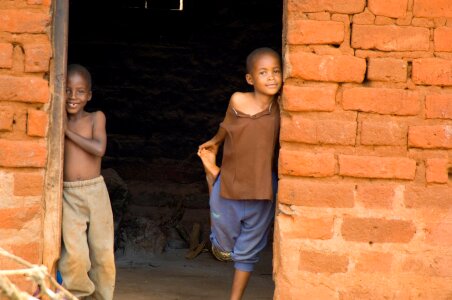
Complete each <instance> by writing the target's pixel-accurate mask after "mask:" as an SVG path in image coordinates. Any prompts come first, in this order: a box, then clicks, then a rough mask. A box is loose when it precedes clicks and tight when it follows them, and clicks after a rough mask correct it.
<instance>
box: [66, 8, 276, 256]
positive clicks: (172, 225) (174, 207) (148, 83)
mask: <svg viewBox="0 0 452 300" xmlns="http://www.w3.org/2000/svg"><path fill="white" fill-rule="evenodd" d="M178 5H179V1H157V0H154V1H152V0H150V1H137V0H122V1H119V0H112V1H89V0H72V1H71V2H70V18H69V19H70V24H69V54H68V55H69V59H68V60H69V63H80V64H82V65H85V66H86V67H87V68H88V69H89V70H90V71H91V73H92V77H93V100H92V101H91V102H90V103H89V104H88V106H87V109H88V110H91V111H92V110H102V111H103V112H104V113H105V114H106V116H107V132H108V147H107V153H106V157H105V158H104V161H103V168H106V169H109V170H108V171H106V176H107V177H109V178H110V183H111V182H116V185H118V184H119V188H117V189H116V190H115V191H110V192H111V194H113V195H112V198H114V199H112V200H113V201H114V203H113V205H114V208H115V218H116V225H117V226H118V228H117V237H118V239H117V244H116V246H117V247H118V253H122V254H124V255H125V254H127V253H129V254H131V253H132V254H134V255H137V254H140V253H161V252H162V251H164V249H165V248H167V247H173V246H174V247H178V244H177V243H171V242H172V240H171V239H172V238H174V233H175V232H176V233H178V234H179V235H181V230H182V231H183V230H185V231H186V232H190V230H191V226H192V225H193V222H199V223H201V224H202V228H203V229H204V236H206V235H207V234H208V226H209V225H208V192H207V188H206V185H205V182H204V174H203V170H202V166H201V162H200V160H199V159H198V157H197V156H196V150H197V147H198V145H199V144H200V143H201V142H203V141H205V140H207V139H208V138H210V137H211V136H213V134H214V133H215V132H216V130H217V129H218V124H219V123H220V122H221V120H222V118H223V115H224V112H225V109H226V107H227V103H228V100H229V97H230V95H231V94H232V93H233V92H234V91H237V90H246V89H248V87H247V86H246V84H245V80H244V75H245V69H244V61H245V58H246V55H247V54H248V53H249V52H250V51H251V50H253V49H254V48H257V47H262V46H269V47H272V48H274V49H276V50H278V51H280V50H281V49H280V48H281V32H282V28H281V24H282V1H280V0H233V1H231V0H230V1H214V0H185V1H184V10H183V11H177V10H170V8H171V7H174V6H178ZM112 170H114V172H113V171H112ZM116 173H117V174H119V177H120V178H121V179H122V180H123V182H122V181H121V180H120V179H118V178H116V179H115V176H116V175H115V174H116ZM126 189H127V190H128V194H127V195H126V194H125V190H126ZM124 199H125V200H126V201H124Z"/></svg>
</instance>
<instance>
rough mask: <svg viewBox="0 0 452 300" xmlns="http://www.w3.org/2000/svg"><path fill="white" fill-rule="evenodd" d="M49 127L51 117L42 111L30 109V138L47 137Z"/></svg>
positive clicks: (28, 127)
mask: <svg viewBox="0 0 452 300" xmlns="http://www.w3.org/2000/svg"><path fill="white" fill-rule="evenodd" d="M48 126H49V117H48V115H47V113H46V112H44V111H42V110H36V109H29V110H28V117H27V134H28V135H29V136H38V137H45V136H46V135H47V128H48Z"/></svg>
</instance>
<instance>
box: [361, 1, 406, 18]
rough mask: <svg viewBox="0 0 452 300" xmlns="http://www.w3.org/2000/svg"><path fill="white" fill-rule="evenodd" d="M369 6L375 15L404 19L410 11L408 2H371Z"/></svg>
mask: <svg viewBox="0 0 452 300" xmlns="http://www.w3.org/2000/svg"><path fill="white" fill-rule="evenodd" d="M367 6H368V7H369V10H370V11H371V12H372V13H373V14H375V15H379V16H386V17H391V18H403V17H405V16H406V12H407V9H408V0H385V1H381V0H369V1H368V3H367Z"/></svg>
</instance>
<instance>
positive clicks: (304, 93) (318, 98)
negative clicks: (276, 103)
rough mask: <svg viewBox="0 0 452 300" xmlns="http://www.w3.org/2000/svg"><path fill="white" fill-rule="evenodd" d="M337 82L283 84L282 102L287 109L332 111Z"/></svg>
mask: <svg viewBox="0 0 452 300" xmlns="http://www.w3.org/2000/svg"><path fill="white" fill-rule="evenodd" d="M336 91H337V84H331V85H315V86H296V85H292V84H285V85H284V89H283V94H282V104H283V107H284V109H285V110H288V111H333V110H334V106H335V104H336Z"/></svg>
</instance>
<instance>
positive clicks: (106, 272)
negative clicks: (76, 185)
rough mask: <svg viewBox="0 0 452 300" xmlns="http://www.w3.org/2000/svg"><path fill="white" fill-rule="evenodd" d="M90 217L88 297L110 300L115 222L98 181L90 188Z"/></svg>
mask: <svg viewBox="0 0 452 300" xmlns="http://www.w3.org/2000/svg"><path fill="white" fill-rule="evenodd" d="M92 196H93V197H92V199H93V200H94V201H92V202H91V203H90V208H91V216H90V226H89V229H88V243H89V248H90V258H91V270H90V271H89V276H90V278H91V279H92V281H93V282H94V285H95V290H94V293H93V294H92V295H91V297H90V298H92V299H96V300H112V299H113V292H114V289H115V277H116V268H115V258H114V227H113V226H114V225H113V213H112V210H111V204H110V198H109V196H108V191H107V187H106V186H105V183H104V181H103V179H102V182H100V183H97V184H96V185H95V186H94V188H93V190H92Z"/></svg>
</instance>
